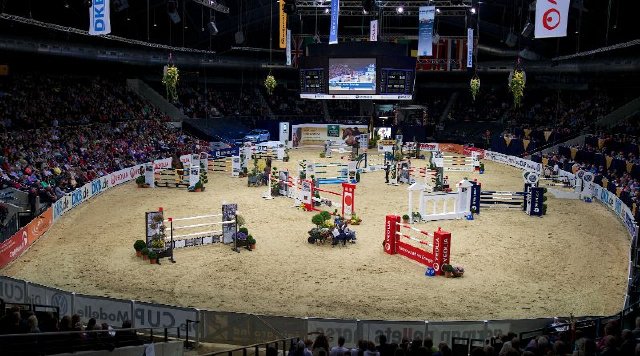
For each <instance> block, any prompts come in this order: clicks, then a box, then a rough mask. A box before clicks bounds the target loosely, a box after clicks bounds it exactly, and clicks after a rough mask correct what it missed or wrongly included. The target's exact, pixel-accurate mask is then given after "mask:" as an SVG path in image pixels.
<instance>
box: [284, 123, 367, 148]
mask: <svg viewBox="0 0 640 356" xmlns="http://www.w3.org/2000/svg"><path fill="white" fill-rule="evenodd" d="M366 133H368V126H367V125H326V124H302V125H293V126H291V137H292V138H291V141H292V144H293V147H301V146H309V145H313V146H323V145H324V144H325V142H326V141H327V140H331V141H333V142H335V143H336V144H338V145H341V144H346V145H353V144H354V143H356V142H357V141H358V138H359V136H360V135H362V134H366Z"/></svg>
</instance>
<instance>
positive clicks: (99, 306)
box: [0, 151, 638, 347]
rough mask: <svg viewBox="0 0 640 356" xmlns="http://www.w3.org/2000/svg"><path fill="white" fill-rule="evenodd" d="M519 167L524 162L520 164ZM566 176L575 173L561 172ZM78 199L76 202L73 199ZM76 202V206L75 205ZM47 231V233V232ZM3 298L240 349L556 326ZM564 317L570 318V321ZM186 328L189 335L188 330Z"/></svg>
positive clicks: (34, 293) (628, 220)
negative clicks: (312, 340)
mask: <svg viewBox="0 0 640 356" xmlns="http://www.w3.org/2000/svg"><path fill="white" fill-rule="evenodd" d="M497 155H499V154H496V153H495V152H490V151H486V152H485V156H489V157H491V158H489V157H486V158H487V159H489V160H492V161H496V162H499V163H504V164H508V165H512V166H514V167H518V168H521V169H527V168H526V167H527V163H526V162H525V165H524V166H523V165H522V164H521V163H522V162H520V161H519V160H522V159H521V158H518V157H512V156H505V155H502V156H504V157H502V156H501V158H496V157H497ZM492 158H493V159H492ZM503 158H504V160H502V161H499V160H498V159H503ZM158 161H161V160H158ZM158 161H155V162H154V163H156V162H158ZM522 161H527V160H522ZM165 162H166V161H165ZM514 162H520V163H518V164H515V163H514ZM529 162H531V161H529ZM534 163H535V162H534ZM142 167H143V165H137V166H134V167H130V168H126V169H123V170H121V171H118V172H114V173H111V174H109V175H107V176H105V177H101V178H99V179H96V180H94V181H93V182H91V183H88V184H87V185H85V186H83V187H81V188H78V189H77V190H76V191H74V192H72V193H70V194H67V195H66V196H65V197H63V198H61V199H59V200H58V201H57V202H56V203H55V204H54V206H53V207H52V208H50V209H51V210H52V215H53V217H52V220H53V223H55V222H56V221H57V220H58V219H60V218H61V217H62V216H63V215H64V214H65V213H66V212H68V211H69V210H71V209H72V208H73V207H75V206H77V205H79V204H81V203H82V202H84V201H86V200H88V199H90V198H92V197H94V196H97V195H99V194H101V193H102V192H103V191H105V190H107V189H109V188H111V187H114V186H117V185H119V184H122V183H125V182H128V181H130V180H133V179H135V178H136V177H138V176H139V175H141V174H142V173H141V172H142ZM561 174H571V173H568V172H564V173H562V172H561ZM74 195H75V200H74V199H72V196H74ZM594 198H596V199H597V200H598V201H600V202H601V203H602V204H604V205H605V206H607V207H609V209H610V210H612V211H613V212H614V213H615V214H616V215H617V216H618V218H619V219H620V220H621V221H622V222H623V224H624V225H625V227H626V228H627V231H628V232H629V235H630V236H631V238H632V240H633V243H632V246H633V245H635V240H636V237H637V233H638V226H637V224H636V222H635V220H634V219H633V215H632V214H631V211H630V210H629V209H628V208H627V207H626V206H625V205H624V204H623V203H622V201H620V200H619V199H618V198H617V197H616V196H615V195H614V194H613V193H611V192H608V191H607V190H606V189H603V188H602V187H600V186H598V185H596V186H595V188H594ZM74 202H75V204H73V203H74ZM21 231H22V230H21ZM41 231H42V232H44V231H46V229H42V230H41ZM14 236H17V235H14ZM12 238H13V237H12ZM7 241H8V240H7ZM34 241H35V240H34ZM5 243H6V241H5ZM4 246H5V245H4V244H2V245H0V254H4V253H7V254H8V253H10V252H13V258H12V259H11V260H13V259H15V258H17V257H19V256H20V255H21V254H22V253H24V251H25V250H26V249H27V248H28V246H27V247H23V248H22V249H11V248H9V249H6V248H4ZM2 267H4V266H2V265H0V268H2ZM0 298H2V299H3V300H5V301H6V302H13V303H37V302H42V304H50V305H53V306H57V307H59V308H60V312H61V315H71V314H74V313H76V312H79V311H82V313H83V315H82V319H83V321H84V322H86V321H88V319H89V318H91V317H95V316H98V317H99V318H101V319H100V320H99V322H102V320H104V322H106V323H109V324H112V325H115V326H119V324H121V323H118V322H117V320H118V311H119V312H120V314H121V315H120V316H119V317H120V318H123V317H125V314H124V313H125V312H126V313H128V314H127V315H126V316H130V318H131V320H132V322H133V326H134V327H146V326H152V327H155V326H162V327H178V326H181V325H183V324H185V321H186V319H187V318H188V319H190V320H197V321H200V323H198V324H195V325H194V324H191V329H190V334H191V332H194V335H196V338H199V339H200V340H201V341H206V342H217V343H229V344H237V345H248V344H252V343H258V342H266V341H269V340H272V339H273V338H272V337H270V336H271V335H280V336H284V335H289V336H293V335H300V331H303V332H304V331H306V332H324V333H326V334H327V335H329V336H336V335H344V336H345V338H346V339H347V342H346V346H347V347H353V346H355V343H356V342H357V340H359V339H361V338H362V339H371V340H374V341H376V342H377V341H378V339H377V337H378V335H382V334H384V335H386V336H387V339H388V341H389V342H394V341H395V340H397V339H398V338H402V337H408V338H409V339H412V338H413V336H419V335H427V336H430V337H431V338H432V339H433V341H434V343H435V344H437V343H439V342H441V341H444V342H447V343H449V344H451V338H452V337H470V338H477V339H483V338H487V337H491V336H496V335H499V334H505V333H506V332H507V331H512V332H515V333H521V332H528V331H531V330H535V329H539V328H542V327H544V326H547V325H549V324H550V323H552V322H553V321H554V319H553V318H539V319H515V320H488V321H428V320H414V321H387V320H341V319H321V318H289V317H283V316H268V315H256V314H246V313H231V312H218V311H208V310H200V309H195V308H181V307H175V306H170V305H163V304H153V303H143V302H137V301H134V300H119V299H115V298H105V297H97V296H84V295H80V294H76V293H74V292H70V291H64V290H60V289H56V288H52V287H47V286H43V285H39V284H36V283H31V282H28V281H25V280H20V279H15V278H11V277H6V276H0ZM76 298H80V299H79V301H78V303H85V304H86V302H88V301H90V302H91V303H94V302H95V304H92V305H91V308H92V310H90V311H89V313H88V315H84V314H87V311H84V310H77V307H76ZM82 298H91V299H90V300H89V299H82ZM626 300H627V301H628V298H626ZM120 303H124V304H120ZM78 305H81V304H78ZM123 305H127V307H125V308H122V306H123ZM96 313H97V314H96ZM114 313H115V314H114ZM78 314H79V313H78ZM131 316H132V317H131ZM114 318H115V319H116V322H112V321H111V319H114ZM561 318H562V319H568V316H566V317H561ZM184 327H185V330H186V325H185V326H184ZM334 339H335V337H334Z"/></svg>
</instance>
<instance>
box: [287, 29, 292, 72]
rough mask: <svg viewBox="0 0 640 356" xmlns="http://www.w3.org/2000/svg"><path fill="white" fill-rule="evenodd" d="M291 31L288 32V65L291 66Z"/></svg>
mask: <svg viewBox="0 0 640 356" xmlns="http://www.w3.org/2000/svg"><path fill="white" fill-rule="evenodd" d="M291 45H292V43H291V30H287V65H288V66H290V65H291Z"/></svg>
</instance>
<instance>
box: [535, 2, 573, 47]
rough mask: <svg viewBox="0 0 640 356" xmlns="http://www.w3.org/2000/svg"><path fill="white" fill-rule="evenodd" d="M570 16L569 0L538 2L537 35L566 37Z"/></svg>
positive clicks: (541, 36) (540, 36)
mask: <svg viewBox="0 0 640 356" xmlns="http://www.w3.org/2000/svg"><path fill="white" fill-rule="evenodd" d="M568 18H569V0H540V1H537V2H536V24H535V37H536V38H549V37H565V36H566V35H567V22H568V21H567V20H568Z"/></svg>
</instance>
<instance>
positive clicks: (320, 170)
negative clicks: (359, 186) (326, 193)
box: [304, 161, 357, 185]
mask: <svg viewBox="0 0 640 356" xmlns="http://www.w3.org/2000/svg"><path fill="white" fill-rule="evenodd" d="M356 165H357V162H355V161H351V162H349V163H312V162H306V166H305V169H304V170H305V175H306V176H307V177H308V179H310V178H311V176H314V179H315V181H316V182H317V184H318V185H321V184H341V183H352V184H355V183H357V182H356ZM331 174H335V176H331Z"/></svg>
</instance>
